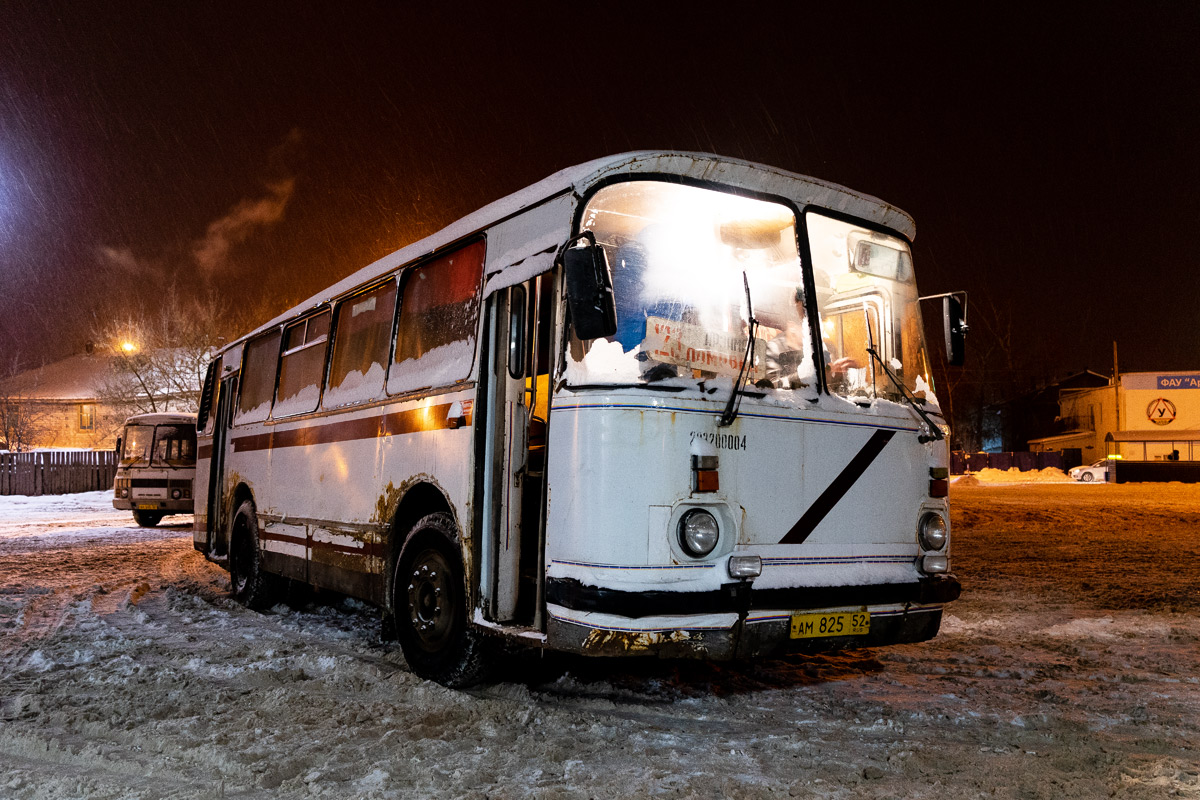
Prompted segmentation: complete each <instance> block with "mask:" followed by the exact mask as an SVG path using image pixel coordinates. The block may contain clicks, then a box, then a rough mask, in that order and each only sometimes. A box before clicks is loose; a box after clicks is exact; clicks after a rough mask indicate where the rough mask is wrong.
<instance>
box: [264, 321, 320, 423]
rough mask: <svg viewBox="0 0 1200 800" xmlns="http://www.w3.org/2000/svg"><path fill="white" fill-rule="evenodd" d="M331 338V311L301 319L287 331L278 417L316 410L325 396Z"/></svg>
mask: <svg viewBox="0 0 1200 800" xmlns="http://www.w3.org/2000/svg"><path fill="white" fill-rule="evenodd" d="M328 340H329V312H328V311H322V312H321V313H320V314H317V315H316V316H315V317H309V318H308V319H304V320H300V321H299V322H295V323H292V324H291V325H289V326H288V327H287V329H286V330H285V331H284V334H283V355H282V356H280V359H279V388H278V390H277V391H276V397H275V411H274V416H275V417H285V416H288V415H290V414H304V413H307V412H309V411H315V410H316V408H317V401H318V400H319V399H320V397H321V376H322V374H323V373H324V372H325V343H326V342H327V341H328Z"/></svg>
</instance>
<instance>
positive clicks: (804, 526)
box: [779, 431, 896, 544]
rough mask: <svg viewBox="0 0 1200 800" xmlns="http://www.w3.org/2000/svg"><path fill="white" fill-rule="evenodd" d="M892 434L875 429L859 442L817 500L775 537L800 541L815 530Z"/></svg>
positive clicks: (786, 542)
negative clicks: (854, 453) (785, 533)
mask: <svg viewBox="0 0 1200 800" xmlns="http://www.w3.org/2000/svg"><path fill="white" fill-rule="evenodd" d="M895 435H896V432H895V431H875V433H874V434H873V435H872V436H871V438H870V439H868V440H867V443H866V444H865V445H863V449H862V450H859V451H858V455H856V456H855V457H854V458H852V459H850V463H849V464H847V465H846V468H845V469H843V470H842V472H841V474H840V475H838V476H837V477H836V478H834V479H833V483H831V484H829V488H827V489H826V490H825V491H824V492H822V493H821V496H820V497H818V498H817V501H816V502H815V503H813V504H812V505H811V506H809V507H808V511H805V512H804V516H802V517H801V518H800V520H799V521H798V522H797V523H796V524H795V525H793V526H792V529H791V530H790V531H788V532H787V535H786V536H784V537H783V538H782V539H780V540H779V543H780V544H800V543H801V542H803V541H804V540H805V539H807V538H808V537H809V536H811V535H812V532H813V531H814V530H816V527H817V526H818V525H820V524H821V520H823V519H825V517H826V515H828V514H829V512H830V511H832V510H833V507H834V506H836V505H837V504H838V501H840V500H841V499H842V498H843V497H845V495H846V492H848V491H850V487H851V486H853V485H854V483H855V482H856V481H857V480H858V479H859V478H861V477H862V474H863V473H864V472H866V471H867V467H869V466H871V462H872V461H874V460H875V457H876V456H878V455H879V454H880V453H881V452H883V448H884V447H885V446H886V445H887V443H888V442H890V441H891V440H892V437H893V436H895Z"/></svg>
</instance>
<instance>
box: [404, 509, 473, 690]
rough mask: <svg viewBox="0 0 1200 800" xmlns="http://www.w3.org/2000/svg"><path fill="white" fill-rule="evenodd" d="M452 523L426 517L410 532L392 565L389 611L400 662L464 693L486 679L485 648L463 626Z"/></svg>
mask: <svg viewBox="0 0 1200 800" xmlns="http://www.w3.org/2000/svg"><path fill="white" fill-rule="evenodd" d="M454 530H455V528H454V522H453V520H452V519H451V518H450V516H449V515H448V514H440V513H439V514H429V515H428V516H425V517H422V518H421V519H420V520H419V521H418V522H417V524H416V525H414V526H413V527H412V530H411V531H410V532H409V534H408V537H407V538H406V542H405V545H404V550H403V551H402V552H401V553H400V558H399V559H397V561H396V571H395V574H394V576H393V580H392V610H393V612H394V614H395V620H396V634H397V637H398V638H399V640H400V648H401V649H402V650H403V651H404V660H405V661H407V662H408V665H409V667H411V668H412V671H413V672H415V673H416V674H417V675H420V676H421V677H422V678H426V679H427V680H433V681H437V682H438V683H440V684H442V685H444V686H450V687H456V688H457V687H463V686H470V685H472V684H475V683H478V682H479V681H481V680H482V679H483V678H484V676H485V674H486V664H485V660H486V657H485V653H484V642H483V641H482V638H481V636H480V634H479V633H478V632H477V631H475V630H474V629H472V628H471V627H470V626H468V625H467V599H466V588H465V587H466V581H465V579H464V577H463V567H462V559H461V558H460V557H459V555H458V552H457V545H456V544H455V536H454Z"/></svg>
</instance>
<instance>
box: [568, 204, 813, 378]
mask: <svg viewBox="0 0 1200 800" xmlns="http://www.w3.org/2000/svg"><path fill="white" fill-rule="evenodd" d="M582 227H583V228H586V229H589V230H591V231H592V232H593V233H594V234H595V236H596V241H597V242H598V243H599V244H600V245H601V246H602V247H603V248H604V249H605V252H606V254H607V256H608V263H609V266H610V268H611V270H612V276H613V293H614V296H615V298H616V306H617V332H616V335H615V336H613V337H610V338H609V339H608V340H607V341H605V340H598V341H594V342H589V343H582V342H578V341H575V342H574V343H573V345H574V346H573V347H572V356H573V362H574V363H573V364H572V365H571V366H573V367H574V368H575V369H574V370H572V374H569V376H568V377H569V378H570V379H571V382H572V383H575V384H587V383H646V384H660V383H665V384H677V383H679V382H680V381H681V380H682V381H683V382H685V383H687V384H690V385H692V386H695V385H696V381H697V380H706V379H709V380H711V379H715V378H720V377H725V378H728V379H733V378H736V377H737V375H738V373H739V371H740V370H741V369H742V361H743V359H744V357H745V352H746V345H747V330H748V323H747V320H748V314H747V308H746V292H745V285H746V283H748V284H749V286H750V293H751V297H752V302H753V312H754V316H755V318H757V319H758V321H759V323H760V327H759V329H758V335H757V338H758V339H759V341H758V342H757V343H756V352H757V354H758V355H757V357H756V359H755V363H753V364H751V365H749V367H748V369H747V371H746V374H747V375H748V376H749V382H751V383H756V384H759V385H764V386H767V387H771V388H783V389H797V388H802V387H813V386H815V381H814V377H815V374H816V371H815V368H814V367H813V359H812V352H811V350H812V347H811V346H806V345H805V344H804V343H805V342H808V341H810V340H811V333H810V331H809V327H808V321H807V319H806V318H805V315H804V313H803V312H804V305H803V303H798V302H797V300H798V299H802V298H803V274H802V271H801V268H800V253H799V251H798V249H797V245H796V218H795V215H794V214H793V213H792V211H791V209H790V208H788V207H787V206H785V205H782V204H780V203H773V202H768V201H764V200H756V199H753V198H748V197H740V196H737V195H732V194H728V193H725V192H717V191H713V190H709V189H701V188H697V187H692V186H683V185H679V184H673V183H662V182H657V181H631V182H627V183H618V184H614V185H612V186H608V187H606V188H604V189H601V190H600V191H599V192H597V193H596V195H595V196H594V197H593V198H592V200H591V202H590V203H589V204H588V206H587V209H586V211H585V212H584V215H583V223H582ZM743 276H744V277H743ZM773 339H779V340H780V341H781V342H783V341H788V342H791V343H792V344H794V348H789V355H788V357H787V359H786V362H787V363H786V364H781V363H779V362H778V360H771V361H770V362H768V359H767V358H766V357H765V355H766V353H767V347H766V345H767V343H768V342H770V341H771V340H773ZM793 349H794V352H791V351H792V350H793ZM569 369H570V367H569ZM785 373H786V374H785Z"/></svg>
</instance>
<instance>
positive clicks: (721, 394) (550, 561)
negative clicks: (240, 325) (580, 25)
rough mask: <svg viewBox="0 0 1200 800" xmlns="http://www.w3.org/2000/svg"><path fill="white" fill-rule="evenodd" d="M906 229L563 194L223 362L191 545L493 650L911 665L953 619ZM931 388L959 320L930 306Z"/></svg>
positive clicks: (259, 588)
mask: <svg viewBox="0 0 1200 800" xmlns="http://www.w3.org/2000/svg"><path fill="white" fill-rule="evenodd" d="M913 235H914V226H913V222H912V220H911V218H910V217H908V216H907V215H906V214H905V213H904V212H902V211H900V210H899V209H897V208H895V207H893V206H890V205H888V204H886V203H884V202H882V201H879V200H877V199H875V198H872V197H869V196H867V195H863V194H859V193H857V192H853V191H850V190H848V189H845V188H843V187H840V186H836V185H834V184H830V183H825V182H822V181H818V180H814V179H812V178H806V177H803V176H800V175H794V174H790V173H787V172H783V171H781V170H777V169H773V168H769V167H765V166H761V165H757V164H751V163H747V162H743V161H737V160H732V159H726V158H720V157H717V156H712V155H701V154H690V153H677V152H663V153H652V152H639V153H630V154H624V155H618V156H613V157H610V158H605V159H601V160H597V161H593V162H590V163H586V164H582V165H580V166H577V167H573V168H570V169H566V170H563V171H561V172H559V173H557V174H555V175H553V176H551V177H549V178H547V179H545V180H543V181H541V182H540V183H537V184H535V185H533V186H530V187H529V188H527V189H524V190H522V191H520V192H517V193H516V194H514V195H511V196H509V197H507V198H504V199H502V200H499V201H497V202H495V203H493V204H492V205H489V206H487V207H485V208H483V209H481V210H479V211H477V212H475V213H473V214H471V215H470V216H467V217H465V218H463V219H462V220H459V221H458V222H456V223H454V224H453V225H451V226H450V227H448V228H446V229H444V230H442V231H440V232H439V233H436V234H434V235H433V236H430V237H428V238H427V239H424V240H422V241H419V242H417V243H415V244H412V245H409V246H407V247H405V248H403V249H401V250H399V251H397V252H395V253H393V254H392V255H389V256H387V257H385V258H383V259H380V260H379V261H377V262H376V263H374V264H371V265H370V266H368V267H366V268H364V269H361V270H360V271H358V272H356V273H354V274H352V275H350V276H349V277H347V278H346V279H344V280H343V281H341V282H339V283H337V284H335V285H333V286H331V287H329V288H328V289H327V290H325V291H323V292H321V293H320V294H318V295H316V296H315V297H313V298H311V299H309V300H308V301H306V302H304V303H301V304H300V305H299V306H297V307H295V308H294V309H292V310H290V311H288V312H286V313H285V314H283V315H281V316H279V317H278V318H276V319H274V320H272V321H271V322H269V323H268V324H266V325H264V326H262V327H261V328H259V329H258V330H256V331H254V332H252V333H250V334H249V335H247V336H245V337H244V338H242V339H240V340H238V341H236V342H234V343H232V344H231V345H229V346H228V347H226V348H225V349H224V350H223V351H222V352H221V353H220V354H219V355H218V356H217V358H216V359H215V361H214V362H213V363H212V365H211V367H210V370H209V373H208V376H207V379H206V381H205V385H204V390H203V394H202V399H201V410H200V418H199V425H200V436H199V473H198V481H197V505H196V517H195V519H196V523H195V546H196V548H197V549H198V550H200V551H201V552H203V553H205V554H207V556H208V557H209V558H210V559H212V560H214V561H216V562H218V563H221V564H224V565H226V567H227V568H228V569H229V571H230V573H231V579H232V584H233V589H234V593H235V595H236V596H237V597H238V598H239V599H240V600H241V601H242V602H244V603H246V604H248V605H250V606H260V605H263V604H267V603H270V602H271V598H272V596H273V593H274V591H275V590H277V589H278V588H279V587H280V585H281V582H282V581H285V580H288V581H299V582H303V583H305V584H310V585H314V586H318V587H324V588H328V589H332V590H336V591H338V592H343V593H346V594H349V595H352V596H355V597H359V598H363V599H366V600H368V601H371V602H373V603H376V604H378V605H379V606H380V607H381V608H382V609H383V615H384V624H385V626H389V627H390V626H394V630H395V633H396V635H397V636H398V638H399V640H400V643H401V646H402V648H403V651H404V654H405V657H406V660H407V661H408V662H409V664H410V666H411V667H412V669H413V670H414V671H415V672H416V673H417V674H419V675H422V676H425V677H428V678H432V679H435V680H438V681H441V682H443V683H446V684H448V685H465V684H467V683H470V682H472V681H474V680H478V679H479V678H480V677H481V676H482V674H483V671H484V670H485V668H486V666H487V664H486V662H487V660H488V657H487V656H486V655H485V652H490V647H491V645H492V644H493V643H495V642H500V641H502V640H507V643H508V644H514V643H516V644H526V645H529V646H532V647H538V648H546V649H551V650H559V651H568V652H572V653H579V654H589V655H634V654H648V655H657V656H663V657H696V658H707V659H731V658H744V657H761V656H769V655H772V654H779V653H786V652H791V651H805V650H818V649H830V648H840V647H849V646H875V645H886V644H892V643H898V642H916V641H921V640H925V639H928V638H930V637H932V636H934V635H935V634H936V633H937V630H938V627H939V624H940V621H941V616H942V608H943V605H944V604H945V603H947V602H949V601H951V600H953V599H955V598H956V597H957V596H958V593H959V583H958V581H957V580H956V579H955V578H954V576H953V575H952V574H951V572H950V560H949V528H950V519H949V514H948V509H947V500H946V495H947V487H948V450H947V447H946V442H945V430H946V427H945V421H944V418H943V415H942V413H941V412H940V410H939V407H938V403H937V399H936V397H935V396H934V392H933V382H932V380H931V377H930V363H929V358H928V356H927V352H926V349H925V344H924V342H923V335H922V325H921V317H920V311H919V309H918V305H919V303H918V295H917V288H916V283H915V279H914V273H913V265H912V258H911V256H910V250H909V247H910V245H909V243H910V241H911V239H912V238H913ZM943 303H944V306H945V311H946V321H945V324H944V327H945V331H946V346H947V348H948V358H949V359H950V360H951V361H956V360H957V359H958V358H959V357H960V355H961V339H962V334H963V332H964V329H965V324H963V320H962V319H961V318H960V317H961V313H962V311H961V308H960V306H959V304H958V302H957V300H956V299H955V298H951V297H946V298H943Z"/></svg>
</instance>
